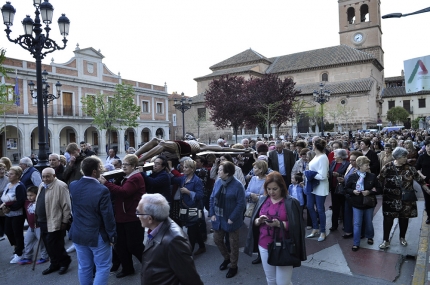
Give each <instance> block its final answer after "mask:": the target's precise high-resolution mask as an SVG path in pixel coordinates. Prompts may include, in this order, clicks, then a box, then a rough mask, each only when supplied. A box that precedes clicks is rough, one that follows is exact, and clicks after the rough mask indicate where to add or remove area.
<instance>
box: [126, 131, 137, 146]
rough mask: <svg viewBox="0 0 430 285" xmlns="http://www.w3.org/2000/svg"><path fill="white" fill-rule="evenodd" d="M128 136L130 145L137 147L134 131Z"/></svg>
mask: <svg viewBox="0 0 430 285" xmlns="http://www.w3.org/2000/svg"><path fill="white" fill-rule="evenodd" d="M127 136H128V143H129V145H130V146H132V147H136V141H135V140H134V132H129V133H128V135H127Z"/></svg>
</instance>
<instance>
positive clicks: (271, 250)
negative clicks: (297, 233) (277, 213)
mask: <svg viewBox="0 0 430 285" xmlns="http://www.w3.org/2000/svg"><path fill="white" fill-rule="evenodd" d="M279 229H280V231H281V233H282V239H281V240H280V241H278V240H277V239H276V234H275V232H276V230H275V229H274V230H273V242H271V243H269V246H268V248H267V251H268V257H267V263H268V264H269V265H272V266H293V267H298V266H300V265H301V260H300V258H298V257H297V256H296V254H297V249H296V244H295V243H294V241H293V240H292V239H286V238H285V233H284V232H285V230H284V223H283V222H280V228H279Z"/></svg>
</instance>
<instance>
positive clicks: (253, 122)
mask: <svg viewBox="0 0 430 285" xmlns="http://www.w3.org/2000/svg"><path fill="white" fill-rule="evenodd" d="M294 85H295V83H294V82H293V81H292V80H291V79H289V78H287V79H284V80H281V79H279V78H278V77H277V76H276V75H272V74H271V75H265V76H263V77H261V78H251V79H249V80H247V81H246V80H245V79H244V78H243V77H238V76H231V77H230V76H228V75H224V76H222V77H221V78H219V79H214V80H213V81H212V82H211V83H210V84H209V89H208V90H207V91H206V94H205V100H206V107H207V108H208V109H209V110H210V114H211V120H212V121H213V122H214V125H215V126H216V127H218V128H226V127H232V128H233V129H234V131H235V133H236V135H237V130H238V128H240V127H244V126H246V127H249V128H254V127H256V126H261V125H265V126H266V127H268V126H270V125H271V124H275V125H278V126H279V125H280V124H282V123H285V122H286V121H288V120H290V119H291V118H292V117H293V116H294V108H293V104H294V103H295V102H296V101H297V99H296V98H297V95H298V94H300V91H298V90H296V89H294Z"/></svg>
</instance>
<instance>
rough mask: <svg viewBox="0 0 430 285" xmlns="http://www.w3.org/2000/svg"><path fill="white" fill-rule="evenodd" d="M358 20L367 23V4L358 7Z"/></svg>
mask: <svg viewBox="0 0 430 285" xmlns="http://www.w3.org/2000/svg"><path fill="white" fill-rule="evenodd" d="M360 20H361V22H368V21H369V6H367V4H363V5H361V7H360Z"/></svg>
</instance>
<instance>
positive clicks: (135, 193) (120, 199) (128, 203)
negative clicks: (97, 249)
mask: <svg viewBox="0 0 430 285" xmlns="http://www.w3.org/2000/svg"><path fill="white" fill-rule="evenodd" d="M105 186H106V187H107V188H108V189H109V191H110V193H111V194H112V195H113V201H114V202H113V204H114V212H115V221H116V222H117V223H127V222H135V221H138V220H139V218H137V217H136V208H137V205H138V204H139V201H140V198H141V197H142V195H143V194H145V193H146V190H145V180H143V177H142V175H140V172H138V171H136V172H135V173H132V174H131V176H129V177H128V178H124V179H123V180H122V181H121V185H116V184H114V183H112V182H106V183H105Z"/></svg>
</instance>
